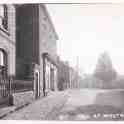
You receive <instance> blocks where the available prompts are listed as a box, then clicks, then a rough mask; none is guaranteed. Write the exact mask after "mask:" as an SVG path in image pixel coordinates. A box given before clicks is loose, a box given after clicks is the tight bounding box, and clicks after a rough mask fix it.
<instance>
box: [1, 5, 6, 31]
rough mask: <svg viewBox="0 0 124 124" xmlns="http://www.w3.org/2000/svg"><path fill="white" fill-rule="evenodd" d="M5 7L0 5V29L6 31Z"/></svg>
mask: <svg viewBox="0 0 124 124" xmlns="http://www.w3.org/2000/svg"><path fill="white" fill-rule="evenodd" d="M7 11H8V10H7V6H6V5H0V27H1V28H3V29H6V30H8V13H7Z"/></svg>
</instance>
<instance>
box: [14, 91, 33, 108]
mask: <svg viewBox="0 0 124 124" xmlns="http://www.w3.org/2000/svg"><path fill="white" fill-rule="evenodd" d="M34 99H35V96H34V93H33V91H25V92H18V93H14V94H13V104H14V105H15V106H17V107H21V106H23V105H25V104H28V103H31V102H32V101H33V100H34Z"/></svg>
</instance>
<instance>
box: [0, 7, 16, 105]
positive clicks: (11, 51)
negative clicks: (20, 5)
mask: <svg viewBox="0 0 124 124" xmlns="http://www.w3.org/2000/svg"><path fill="white" fill-rule="evenodd" d="M15 44H16V39H15V8H14V6H13V5H0V89H1V90H0V99H1V100H0V104H1V103H2V102H4V101H3V100H5V99H2V98H3V97H5V96H6V97H7V98H8V94H4V93H3V90H5V86H6V85H5V83H4V82H3V81H4V79H7V78H8V77H12V76H15Z"/></svg>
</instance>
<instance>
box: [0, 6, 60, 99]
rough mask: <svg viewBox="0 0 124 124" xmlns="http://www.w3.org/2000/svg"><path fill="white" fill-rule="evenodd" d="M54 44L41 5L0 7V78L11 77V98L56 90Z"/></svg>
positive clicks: (55, 54) (55, 52)
mask: <svg viewBox="0 0 124 124" xmlns="http://www.w3.org/2000/svg"><path fill="white" fill-rule="evenodd" d="M57 40H58V36H57V34H56V31H55V29H54V26H53V23H52V21H51V18H50V16H49V13H48V11H47V9H46V7H45V5H44V4H14V5H13V4H9V5H3V4H1V5H0V77H5V76H6V77H14V81H13V83H12V84H11V87H10V86H9V88H12V89H13V90H14V91H13V94H16V90H18V92H23V95H25V94H26V92H24V89H25V90H27V91H28V90H32V92H33V95H34V96H35V98H39V97H40V96H43V95H46V94H47V93H48V92H51V91H55V90H57V82H58V79H57V73H58V66H57V62H56V60H57ZM2 89H3V88H2ZM0 92H1V91H0ZM20 94H21V93H20ZM13 96H14V97H15V96H17V95H13ZM19 98H21V97H19ZM26 98H27V97H26ZM19 100H20V99H18V100H16V101H19Z"/></svg>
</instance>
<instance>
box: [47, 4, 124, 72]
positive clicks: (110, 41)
mask: <svg viewBox="0 0 124 124" xmlns="http://www.w3.org/2000/svg"><path fill="white" fill-rule="evenodd" d="M47 9H48V11H49V13H50V16H51V19H52V21H53V24H54V26H55V29H56V32H57V34H58V36H59V41H58V54H59V55H60V56H61V58H62V59H63V60H68V61H69V63H70V64H71V65H73V66H75V65H76V57H77V56H79V67H80V68H81V70H83V71H84V72H85V73H92V72H93V70H94V69H95V65H96V63H97V59H98V56H99V54H100V53H102V52H104V51H108V53H109V55H110V57H111V59H112V62H113V66H114V67H115V69H116V70H117V72H119V73H120V74H124V5H119V4H117V5H115V4H114V5H111V4H109V5H74V4H73V5H72V4H47Z"/></svg>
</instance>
